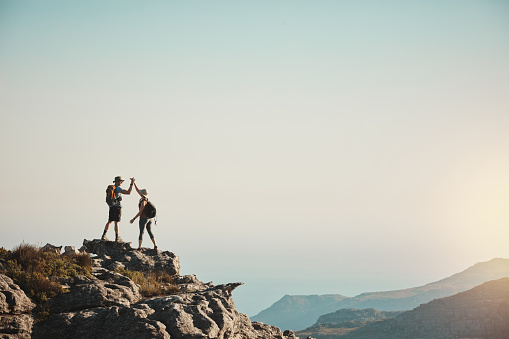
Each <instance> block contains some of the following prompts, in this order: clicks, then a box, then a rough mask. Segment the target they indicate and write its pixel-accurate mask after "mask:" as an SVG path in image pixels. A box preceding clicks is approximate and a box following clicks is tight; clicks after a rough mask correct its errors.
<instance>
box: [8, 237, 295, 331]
mask: <svg viewBox="0 0 509 339" xmlns="http://www.w3.org/2000/svg"><path fill="white" fill-rule="evenodd" d="M81 250H83V251H87V252H89V253H91V254H95V256H94V257H93V258H94V259H93V262H94V265H93V271H92V278H89V277H86V276H75V277H73V278H65V279H60V283H61V284H63V285H65V286H66V287H67V288H68V289H69V292H68V293H64V294H60V295H58V296H56V297H54V298H52V299H51V300H50V302H49V311H50V313H49V316H48V318H47V319H45V320H43V321H40V322H37V323H35V324H34V320H33V315H32V314H31V313H30V312H31V311H32V309H33V308H34V307H35V306H36V305H35V304H33V303H32V301H30V299H29V298H28V297H27V296H26V295H25V293H24V292H23V291H22V290H21V289H19V287H18V286H17V285H15V284H14V283H13V281H12V280H11V279H10V278H8V277H7V276H5V275H1V274H0V336H1V337H2V338H30V337H31V338H96V339H98V338H133V339H134V338H136V339H140V338H224V339H226V338H238V339H240V338H246V339H248V338H281V339H283V338H285V339H286V338H288V339H289V338H295V335H294V334H293V332H292V331H285V332H284V333H283V332H282V331H281V330H280V329H279V328H277V327H273V326H269V325H265V324H262V323H259V322H251V321H250V320H249V318H248V317H247V316H246V315H244V314H240V313H239V312H238V311H237V309H236V307H235V303H234V302H233V299H232V292H233V290H234V289H235V288H237V287H238V286H239V285H242V283H231V284H225V285H214V284H212V283H207V284H205V283H203V282H201V281H199V280H198V279H197V278H196V276H194V275H189V276H180V275H179V271H180V264H179V259H178V256H176V255H175V254H174V253H171V252H167V251H165V252H163V251H158V250H149V249H143V250H142V251H140V252H138V251H135V250H133V249H132V248H131V246H130V244H129V243H117V242H105V241H101V240H93V241H88V240H85V241H84V246H83V248H82V249H81ZM58 251H60V249H58ZM118 267H125V268H127V269H129V270H142V271H150V270H155V269H156V270H158V271H160V272H166V273H168V274H170V275H171V276H173V280H174V284H176V285H177V286H178V288H179V290H180V291H179V292H176V293H174V294H171V295H165V296H160V297H153V298H147V299H144V298H142V296H141V294H140V288H139V286H138V285H136V284H135V283H134V282H133V281H132V280H131V279H129V278H127V277H125V276H123V275H121V274H119V273H116V272H115V269H116V268H118Z"/></svg>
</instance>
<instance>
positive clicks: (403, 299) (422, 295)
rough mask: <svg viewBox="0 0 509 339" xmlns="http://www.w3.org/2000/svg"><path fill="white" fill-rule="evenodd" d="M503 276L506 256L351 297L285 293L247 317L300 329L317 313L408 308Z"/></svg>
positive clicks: (508, 269) (507, 272)
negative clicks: (403, 286) (439, 276)
mask: <svg viewBox="0 0 509 339" xmlns="http://www.w3.org/2000/svg"><path fill="white" fill-rule="evenodd" d="M504 277H509V259H502V258H496V259H492V260H490V261H487V262H481V263H477V264H475V265H473V266H471V267H469V268H467V269H466V270H464V271H463V272H460V273H457V274H454V275H452V276H450V277H448V278H445V279H442V280H439V281H437V282H433V283H430V284H427V285H424V286H420V287H414V288H408V289H403V290H395V291H386V292H372V293H363V294H360V295H358V296H356V297H353V298H350V297H345V296H342V295H339V294H331V295H322V296H319V295H298V296H290V295H285V296H284V297H283V298H281V299H280V300H279V301H277V302H276V303H274V304H273V305H272V306H271V307H269V308H267V309H265V310H263V311H261V312H260V313H258V314H257V315H255V316H253V317H251V320H252V321H259V322H263V323H266V324H271V325H274V326H277V327H280V328H282V329H292V330H303V329H305V328H307V327H309V326H312V325H313V324H314V323H315V322H316V321H317V319H318V317H319V316H320V315H323V314H326V313H331V312H334V311H336V310H339V309H342V308H355V309H365V308H374V309H377V310H381V311H403V310H411V309H413V308H415V307H417V306H419V305H420V304H424V303H427V302H429V301H431V300H433V299H437V298H442V297H447V296H451V295H453V294H456V293H459V292H463V291H466V290H468V289H471V288H473V287H475V286H478V285H480V284H482V283H485V282H487V281H490V280H495V279H500V278H504Z"/></svg>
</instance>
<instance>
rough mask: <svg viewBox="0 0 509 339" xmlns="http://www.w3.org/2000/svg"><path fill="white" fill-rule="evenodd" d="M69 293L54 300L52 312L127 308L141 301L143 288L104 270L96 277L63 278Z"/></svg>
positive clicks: (52, 300)
mask: <svg viewBox="0 0 509 339" xmlns="http://www.w3.org/2000/svg"><path fill="white" fill-rule="evenodd" d="M60 282H61V283H62V284H65V285H67V286H69V287H70V291H69V292H68V293H64V294H60V295H58V296H56V297H54V298H52V299H51V300H50V304H49V305H50V307H51V310H52V312H70V311H79V310H84V309H88V308H95V307H108V306H126V307H129V306H130V305H131V304H132V303H135V302H137V301H139V300H141V294H140V288H139V286H138V285H136V284H135V283H134V282H133V281H132V280H131V279H129V278H127V277H124V276H123V275H121V274H118V273H115V272H111V271H108V270H105V269H100V270H98V271H96V272H94V277H93V278H88V277H86V276H82V275H79V276H75V277H73V278H66V279H61V281H60Z"/></svg>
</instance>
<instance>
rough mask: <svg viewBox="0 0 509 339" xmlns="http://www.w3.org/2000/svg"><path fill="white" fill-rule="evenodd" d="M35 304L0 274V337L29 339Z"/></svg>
mask: <svg viewBox="0 0 509 339" xmlns="http://www.w3.org/2000/svg"><path fill="white" fill-rule="evenodd" d="M34 307H35V304H34V303H33V302H32V301H31V300H30V298H28V297H27V296H26V294H25V292H23V290H22V289H21V288H19V286H18V285H16V284H15V283H14V282H13V281H12V279H11V278H9V277H8V276H6V275H3V274H0V337H2V338H30V336H31V333H32V324H33V323H34V319H33V318H32V316H31V315H30V314H28V313H30V312H31V311H32V309H33V308H34Z"/></svg>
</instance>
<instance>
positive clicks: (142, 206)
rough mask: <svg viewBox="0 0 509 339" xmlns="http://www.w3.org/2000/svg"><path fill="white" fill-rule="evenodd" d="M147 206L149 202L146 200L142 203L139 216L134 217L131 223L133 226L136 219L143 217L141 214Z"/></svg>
mask: <svg viewBox="0 0 509 339" xmlns="http://www.w3.org/2000/svg"><path fill="white" fill-rule="evenodd" d="M146 205H147V202H146V201H145V200H143V201H142V202H141V205H140V210H139V211H138V214H136V215H135V216H134V218H132V219H131V221H130V223H131V224H132V223H133V222H134V221H135V220H136V218H138V217H139V216H140V215H141V213H143V209H144V208H145V206H146Z"/></svg>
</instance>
